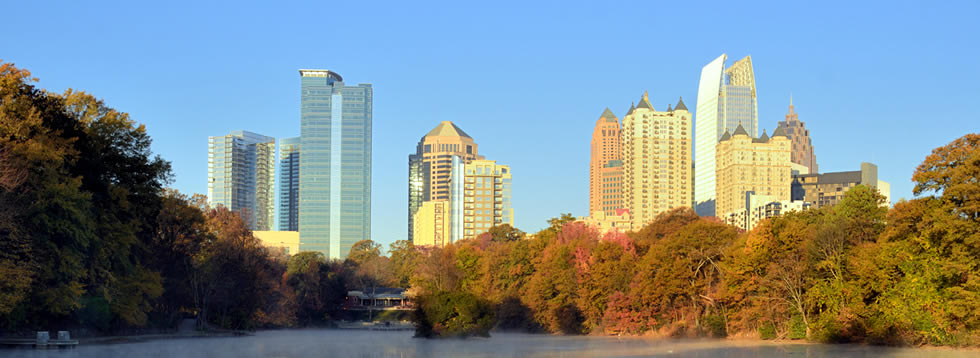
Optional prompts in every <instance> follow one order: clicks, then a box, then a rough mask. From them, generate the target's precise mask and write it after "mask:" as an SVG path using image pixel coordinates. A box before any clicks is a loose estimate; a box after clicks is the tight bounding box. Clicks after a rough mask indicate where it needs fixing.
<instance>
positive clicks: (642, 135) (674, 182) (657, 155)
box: [622, 93, 693, 230]
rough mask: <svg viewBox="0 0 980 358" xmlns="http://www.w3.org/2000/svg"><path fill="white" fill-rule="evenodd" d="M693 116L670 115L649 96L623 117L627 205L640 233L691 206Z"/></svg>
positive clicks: (683, 110)
mask: <svg viewBox="0 0 980 358" xmlns="http://www.w3.org/2000/svg"><path fill="white" fill-rule="evenodd" d="M692 120H693V118H692V116H691V112H688V111H687V106H686V105H684V101H683V100H678V101H677V106H676V108H673V109H670V108H668V110H667V111H666V112H660V111H656V110H654V109H653V105H651V104H650V99H649V98H648V97H647V94H646V93H644V94H643V98H641V99H640V102H639V103H638V104H637V105H636V108H632V109H631V110H630V111H629V113H627V114H626V116H625V117H623V143H622V145H623V179H622V181H623V202H624V206H623V207H624V208H626V209H629V211H630V214H631V215H632V219H633V226H632V227H633V229H634V230H639V229H640V228H642V227H643V226H644V225H646V224H647V223H649V222H650V221H651V220H653V219H654V218H656V216H657V215H658V214H660V213H662V212H664V211H667V210H670V209H673V208H676V207H682V206H684V207H690V206H691V200H692V196H691V182H690V178H691V152H690V149H691V126H692V125H693V123H692Z"/></svg>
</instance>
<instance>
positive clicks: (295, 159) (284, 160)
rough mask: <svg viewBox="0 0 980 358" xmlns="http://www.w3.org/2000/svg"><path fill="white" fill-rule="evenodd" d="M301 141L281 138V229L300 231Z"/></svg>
mask: <svg viewBox="0 0 980 358" xmlns="http://www.w3.org/2000/svg"><path fill="white" fill-rule="evenodd" d="M299 142H300V138H299V137H293V138H283V139H281V140H279V227H278V230H279V231H299V149H300V146H299Z"/></svg>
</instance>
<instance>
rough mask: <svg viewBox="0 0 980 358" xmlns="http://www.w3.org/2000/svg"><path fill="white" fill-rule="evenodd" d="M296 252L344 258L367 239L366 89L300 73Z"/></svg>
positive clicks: (325, 74)
mask: <svg viewBox="0 0 980 358" xmlns="http://www.w3.org/2000/svg"><path fill="white" fill-rule="evenodd" d="M299 73H300V81H301V95H300V117H301V120H300V156H299V202H300V205H299V249H300V251H320V252H322V253H324V255H325V256H327V257H328V258H338V259H341V258H344V257H346V256H347V254H348V253H349V252H350V249H351V246H353V245H354V243H356V242H358V241H360V240H369V239H371V112H372V96H373V92H372V88H371V85H370V84H358V85H357V86H345V85H344V80H343V78H342V77H340V75H339V74H337V73H335V72H332V71H327V70H299Z"/></svg>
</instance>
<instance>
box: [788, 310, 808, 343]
mask: <svg viewBox="0 0 980 358" xmlns="http://www.w3.org/2000/svg"><path fill="white" fill-rule="evenodd" d="M787 325H789V335H787V338H789V339H806V324H805V323H803V316H802V315H794V316H793V317H792V318H790V319H789V322H787Z"/></svg>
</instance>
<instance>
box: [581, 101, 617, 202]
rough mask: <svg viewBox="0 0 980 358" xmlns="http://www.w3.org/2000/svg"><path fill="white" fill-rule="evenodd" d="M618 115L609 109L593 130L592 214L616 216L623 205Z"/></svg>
mask: <svg viewBox="0 0 980 358" xmlns="http://www.w3.org/2000/svg"><path fill="white" fill-rule="evenodd" d="M621 154H622V148H621V145H620V128H619V118H616V115H615V114H613V113H612V111H610V110H609V108H606V110H605V111H603V112H602V115H600V116H599V120H597V121H596V122H595V128H594V129H593V130H592V158H591V161H590V162H589V215H593V214H594V213H597V212H600V211H601V212H603V213H605V214H607V215H613V214H615V212H616V209H619V208H622V205H623V203H622V201H623V198H622V180H621V179H622V173H623V165H622V161H621V160H620V157H621Z"/></svg>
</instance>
